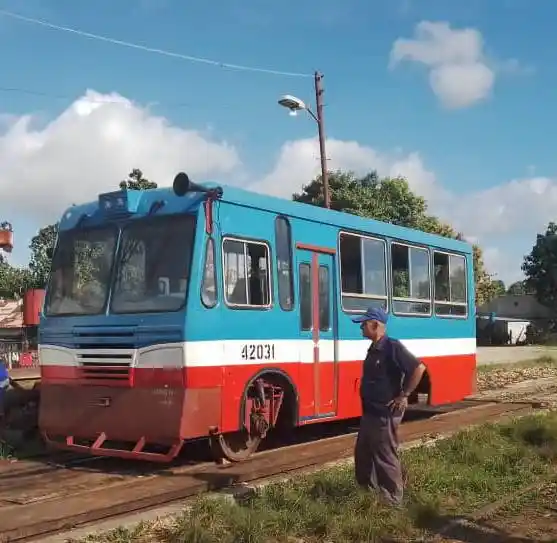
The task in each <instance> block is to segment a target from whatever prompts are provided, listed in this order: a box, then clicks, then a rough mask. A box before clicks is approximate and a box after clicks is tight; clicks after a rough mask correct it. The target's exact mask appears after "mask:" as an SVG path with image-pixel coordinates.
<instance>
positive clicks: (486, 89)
mask: <svg viewBox="0 0 557 543" xmlns="http://www.w3.org/2000/svg"><path fill="white" fill-rule="evenodd" d="M403 61H409V62H417V63H420V64H423V65H425V66H427V68H428V69H429V84H430V86H431V88H432V90H433V92H434V93H435V95H436V96H437V97H438V98H439V100H440V101H441V103H442V104H443V105H444V106H445V107H447V108H454V109H456V108H463V107H467V106H470V105H472V104H475V103H477V102H479V101H481V100H484V99H485V98H487V97H488V96H489V95H490V93H491V91H492V88H493V86H494V84H495V75H496V74H495V69H494V68H493V66H492V65H491V63H490V62H489V60H488V59H487V58H486V55H485V52H484V43H483V37H482V34H481V33H480V32H479V30H476V29H474V28H464V29H453V28H451V26H450V25H449V23H447V22H431V21H422V22H420V23H418V24H417V25H416V28H415V37H414V38H412V39H408V38H399V39H397V40H396V41H395V42H394V44H393V47H392V49H391V59H390V65H391V67H395V66H396V65H398V64H399V63H401V62H403ZM517 66H518V63H517V62H516V61H513V67H515V68H516V67H517Z"/></svg>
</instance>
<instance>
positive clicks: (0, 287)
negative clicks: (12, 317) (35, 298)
mask: <svg viewBox="0 0 557 543" xmlns="http://www.w3.org/2000/svg"><path fill="white" fill-rule="evenodd" d="M31 285H32V277H31V273H30V271H29V269H28V268H19V267H15V266H11V265H10V264H9V263H8V262H6V261H5V260H3V261H1V262H0V298H4V299H6V300H18V299H19V298H21V297H22V296H23V293H24V292H25V291H26V290H27V289H29V288H31Z"/></svg>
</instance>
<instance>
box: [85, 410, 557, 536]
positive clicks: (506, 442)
mask: <svg viewBox="0 0 557 543" xmlns="http://www.w3.org/2000/svg"><path fill="white" fill-rule="evenodd" d="M548 458H551V459H555V458H557V413H550V414H544V415H534V416H529V417H525V418H522V419H517V420H513V421H510V422H507V423H505V424H486V425H484V426H482V427H480V428H476V429H472V430H465V431H463V432H460V433H458V434H457V435H455V436H453V437H452V438H449V439H446V440H442V441H439V442H437V443H436V444H435V445H433V446H430V447H421V448H416V449H412V450H409V451H406V452H404V453H403V462H404V464H405V467H406V469H407V470H408V472H409V473H411V475H412V476H411V478H410V483H409V486H408V488H407V489H406V496H405V506H404V507H403V508H402V509H390V508H387V507H385V506H384V505H382V504H381V503H380V502H379V501H378V500H377V498H376V496H375V495H374V494H373V493H370V492H365V491H362V490H361V489H359V488H358V487H357V485H356V484H355V482H354V477H353V472H352V470H353V468H352V466H347V465H343V466H341V467H337V468H332V469H328V470H324V471H321V472H318V473H314V474H311V475H307V476H303V477H299V478H298V479H297V480H296V481H290V482H286V483H277V484H271V485H268V486H265V487H263V488H261V489H260V490H259V491H258V492H256V493H255V494H254V495H251V496H250V497H248V498H246V499H244V500H242V501H241V502H238V503H234V502H231V501H229V500H224V499H214V498H208V497H200V498H199V499H197V500H195V501H194V503H193V506H192V507H191V508H189V509H188V510H186V511H184V513H183V514H182V515H180V516H178V517H176V518H175V519H174V520H173V521H172V522H171V523H169V524H166V525H164V526H162V527H153V529H152V530H151V531H149V530H143V531H142V532H135V533H131V532H128V533H127V534H126V533H124V532H120V534H119V539H97V540H94V541H96V542H97V543H100V542H103V543H105V542H106V543H111V542H112V541H122V542H127V541H132V540H134V541H138V542H151V541H159V542H162V543H178V542H191V543H216V542H223V543H252V542H253V543H255V542H264V541H265V542H274V543H278V542H287V541H290V542H293V541H300V542H301V541H303V542H304V543H317V542H330V541H334V542H335V543H336V542H338V543H343V542H349V541H362V542H363V541H378V540H381V541H387V540H390V541H395V540H398V541H400V540H401V539H402V540H416V539H419V538H423V537H425V534H426V532H425V530H427V529H434V528H435V527H436V526H437V525H438V524H439V523H440V522H441V521H442V520H443V519H446V518H447V517H451V516H452V515H462V514H467V513H470V512H472V511H473V510H475V509H477V508H479V507H482V506H484V505H486V504H488V503H491V502H493V501H495V500H497V499H500V498H501V496H504V495H508V494H511V493H513V492H516V491H518V490H519V489H521V488H523V487H525V486H526V485H528V484H530V483H531V482H532V481H534V480H536V479H537V478H538V477H539V476H540V475H544V474H548V473H550V472H551V470H552V465H551V462H548ZM130 534H131V535H130ZM132 537H133V539H132ZM149 538H152V539H149ZM90 541H93V540H90Z"/></svg>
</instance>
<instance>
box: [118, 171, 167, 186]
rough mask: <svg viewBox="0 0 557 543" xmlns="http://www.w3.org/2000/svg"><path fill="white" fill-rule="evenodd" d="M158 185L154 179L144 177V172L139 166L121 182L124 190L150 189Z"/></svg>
mask: <svg viewBox="0 0 557 543" xmlns="http://www.w3.org/2000/svg"><path fill="white" fill-rule="evenodd" d="M157 186H158V185H157V184H156V183H155V182H154V181H149V179H147V178H146V177H143V172H142V171H141V170H140V169H139V168H134V169H133V170H132V171H131V172H130V173H129V174H128V178H127V179H124V180H123V181H121V182H120V188H121V189H122V190H149V189H156V188H157Z"/></svg>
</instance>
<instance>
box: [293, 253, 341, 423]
mask: <svg viewBox="0 0 557 543" xmlns="http://www.w3.org/2000/svg"><path fill="white" fill-rule="evenodd" d="M296 249H299V250H302V251H308V252H310V253H311V290H312V308H311V310H312V326H313V332H312V340H313V397H314V415H315V417H319V416H320V415H324V414H326V413H321V412H320V407H321V394H320V386H319V385H320V384H321V369H320V367H319V360H320V358H319V337H320V334H319V331H320V322H319V309H320V308H319V254H325V255H330V256H333V257H334V256H336V253H337V251H336V249H333V248H330V247H322V246H319V245H311V244H308V243H296ZM329 273H330V274H331V275H329V280H330V281H331V280H333V281H334V278H333V276H332V274H333V273H334V270H333V269H331V270H330V272H329ZM334 303H335V300H331V305H332V304H334ZM333 315H334V312H333ZM337 372H338V368H337V363H336V361H335V372H334V374H335V375H334V379H335V382H334V390H335V394H334V397H333V409H334V412H335V415H336V413H338V373H337Z"/></svg>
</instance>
